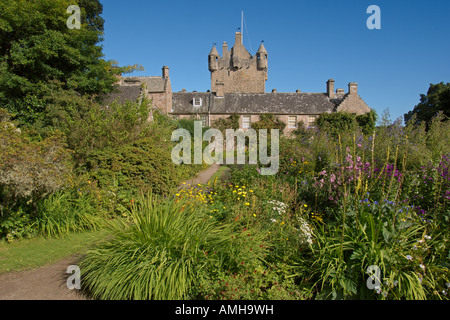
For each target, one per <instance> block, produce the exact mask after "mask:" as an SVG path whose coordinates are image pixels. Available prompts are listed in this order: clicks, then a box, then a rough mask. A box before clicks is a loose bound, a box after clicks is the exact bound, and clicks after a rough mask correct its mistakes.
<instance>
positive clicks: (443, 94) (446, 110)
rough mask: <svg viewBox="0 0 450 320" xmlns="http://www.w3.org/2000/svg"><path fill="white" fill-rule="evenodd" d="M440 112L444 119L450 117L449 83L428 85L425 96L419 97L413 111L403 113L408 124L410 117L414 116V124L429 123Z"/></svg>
mask: <svg viewBox="0 0 450 320" xmlns="http://www.w3.org/2000/svg"><path fill="white" fill-rule="evenodd" d="M440 111H442V112H443V114H444V116H445V117H444V119H448V117H450V83H448V82H447V84H445V83H444V82H441V83H438V84H432V83H431V84H430V87H429V88H428V92H427V94H426V95H425V94H421V95H420V102H419V104H417V105H416V106H415V107H414V109H413V110H411V111H409V112H408V113H405V115H404V120H405V123H408V122H409V121H410V120H412V116H413V115H416V117H415V120H414V121H415V123H416V124H418V123H421V122H422V121H423V122H425V123H430V122H431V120H432V119H433V118H434V117H435V116H436V115H437V114H438V113H439V112H440Z"/></svg>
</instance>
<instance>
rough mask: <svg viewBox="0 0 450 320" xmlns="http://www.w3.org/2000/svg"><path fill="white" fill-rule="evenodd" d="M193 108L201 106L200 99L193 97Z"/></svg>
mask: <svg viewBox="0 0 450 320" xmlns="http://www.w3.org/2000/svg"><path fill="white" fill-rule="evenodd" d="M193 104H194V107H201V106H202V98H199V97H195V98H194V100H193Z"/></svg>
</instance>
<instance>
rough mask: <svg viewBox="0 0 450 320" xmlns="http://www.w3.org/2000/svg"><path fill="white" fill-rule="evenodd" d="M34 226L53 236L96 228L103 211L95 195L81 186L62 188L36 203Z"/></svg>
mask: <svg viewBox="0 0 450 320" xmlns="http://www.w3.org/2000/svg"><path fill="white" fill-rule="evenodd" d="M37 211H38V214H37V219H36V222H35V223H36V229H37V230H38V233H39V234H40V235H43V236H45V237H49V238H54V237H60V236H67V235H69V234H70V233H72V232H81V231H87V230H99V229H100V228H101V227H102V226H103V225H104V224H105V220H106V219H105V218H106V216H105V211H104V210H103V209H102V208H101V207H99V206H98V205H97V204H96V201H95V196H94V195H92V194H89V193H86V192H83V191H81V190H78V191H75V190H73V191H72V192H71V191H70V190H64V191H60V192H56V193H54V194H52V195H51V196H50V197H48V198H47V199H44V200H42V201H40V202H39V204H38V210H37Z"/></svg>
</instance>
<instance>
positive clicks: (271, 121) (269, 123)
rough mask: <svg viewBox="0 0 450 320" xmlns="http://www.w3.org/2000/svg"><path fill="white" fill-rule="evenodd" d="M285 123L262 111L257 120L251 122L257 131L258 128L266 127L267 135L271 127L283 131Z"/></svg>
mask: <svg viewBox="0 0 450 320" xmlns="http://www.w3.org/2000/svg"><path fill="white" fill-rule="evenodd" d="M285 127H286V124H285V123H284V122H283V121H281V120H280V119H278V118H275V116H274V115H273V114H271V113H263V114H261V115H260V119H259V121H256V122H253V123H252V129H255V130H256V131H259V130H260V129H267V131H268V135H270V130H271V129H278V130H280V132H283V130H284V128H285Z"/></svg>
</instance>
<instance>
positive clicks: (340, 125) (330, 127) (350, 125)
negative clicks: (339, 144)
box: [316, 112, 358, 137]
mask: <svg viewBox="0 0 450 320" xmlns="http://www.w3.org/2000/svg"><path fill="white" fill-rule="evenodd" d="M316 124H317V126H318V127H319V129H320V130H322V131H326V132H328V133H330V134H331V135H332V136H334V137H337V136H338V135H339V134H341V133H343V132H349V131H354V130H355V129H356V128H357V126H358V123H357V121H356V116H355V115H353V114H351V113H347V112H335V113H324V114H321V115H320V117H319V118H318V119H317V120H316Z"/></svg>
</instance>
